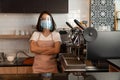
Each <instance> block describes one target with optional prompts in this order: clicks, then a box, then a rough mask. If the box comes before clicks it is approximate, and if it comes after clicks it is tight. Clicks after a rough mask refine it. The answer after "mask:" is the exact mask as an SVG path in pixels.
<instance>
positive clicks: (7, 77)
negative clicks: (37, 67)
mask: <svg viewBox="0 0 120 80" xmlns="http://www.w3.org/2000/svg"><path fill="white" fill-rule="evenodd" d="M51 79H52V80H68V76H67V73H56V74H53V75H52V77H51ZM0 80H50V78H48V79H43V77H42V76H41V74H1V75H0Z"/></svg>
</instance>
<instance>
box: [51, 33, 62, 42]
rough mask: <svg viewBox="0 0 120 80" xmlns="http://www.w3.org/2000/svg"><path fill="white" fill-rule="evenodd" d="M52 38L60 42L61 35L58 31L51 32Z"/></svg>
mask: <svg viewBox="0 0 120 80" xmlns="http://www.w3.org/2000/svg"><path fill="white" fill-rule="evenodd" d="M53 40H54V41H55V42H57V41H60V42H61V36H60V34H59V32H53Z"/></svg>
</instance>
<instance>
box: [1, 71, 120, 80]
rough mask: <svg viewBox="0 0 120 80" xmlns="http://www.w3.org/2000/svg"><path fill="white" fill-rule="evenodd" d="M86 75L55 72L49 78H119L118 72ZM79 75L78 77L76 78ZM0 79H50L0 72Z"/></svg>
mask: <svg viewBox="0 0 120 80" xmlns="http://www.w3.org/2000/svg"><path fill="white" fill-rule="evenodd" d="M86 74H87V76H86V77H84V79H83V77H82V76H75V75H73V74H72V73H69V74H68V73H56V74H53V75H52V77H51V80H120V73H118V72H114V73H113V72H100V73H98V72H95V73H86ZM78 77H79V78H78ZM0 80H50V79H42V76H41V74H2V75H0Z"/></svg>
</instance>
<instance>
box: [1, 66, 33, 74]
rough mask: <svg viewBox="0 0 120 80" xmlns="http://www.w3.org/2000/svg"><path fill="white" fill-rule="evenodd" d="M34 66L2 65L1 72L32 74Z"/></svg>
mask: <svg viewBox="0 0 120 80" xmlns="http://www.w3.org/2000/svg"><path fill="white" fill-rule="evenodd" d="M30 73H32V66H22V67H19V66H18V67H0V74H30Z"/></svg>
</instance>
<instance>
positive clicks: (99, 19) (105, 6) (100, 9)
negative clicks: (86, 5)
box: [90, 0, 115, 30]
mask: <svg viewBox="0 0 120 80" xmlns="http://www.w3.org/2000/svg"><path fill="white" fill-rule="evenodd" d="M114 10H115V6H114V0H91V24H90V25H91V27H95V28H96V29H97V30H98V29H99V27H103V26H107V27H110V30H114Z"/></svg>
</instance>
